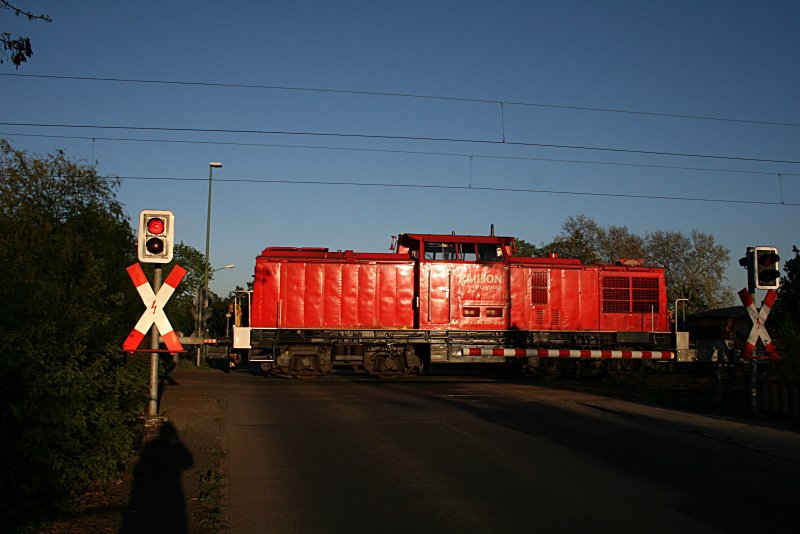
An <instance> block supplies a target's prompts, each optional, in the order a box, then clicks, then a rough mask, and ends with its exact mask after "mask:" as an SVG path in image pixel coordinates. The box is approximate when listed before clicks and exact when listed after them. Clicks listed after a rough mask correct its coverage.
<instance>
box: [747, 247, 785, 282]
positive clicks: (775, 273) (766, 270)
mask: <svg viewBox="0 0 800 534" xmlns="http://www.w3.org/2000/svg"><path fill="white" fill-rule="evenodd" d="M780 259H781V258H780V256H778V249H777V248H775V247H755V249H754V252H753V263H754V265H753V276H754V277H755V283H756V288H757V289H778V286H779V285H780V282H781V271H780V264H779V263H778V262H779V261H780Z"/></svg>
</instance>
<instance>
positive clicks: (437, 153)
mask: <svg viewBox="0 0 800 534" xmlns="http://www.w3.org/2000/svg"><path fill="white" fill-rule="evenodd" d="M0 136H8V137H15V136H16V137H40V138H46V139H80V140H85V141H92V142H94V141H112V142H116V141H119V142H137V143H174V144H187V145H212V146H239V147H263V148H292V149H305V150H332V151H342V152H374V153H385V154H404V155H418V156H443V157H459V158H476V159H498V160H512V161H515V160H518V161H542V162H547V163H568V164H575V165H606V166H611V167H638V168H645V169H668V170H680V171H693V172H722V173H732V174H751V175H763V176H777V175H781V176H800V173H791V172H776V171H761V170H742V169H723V168H719V167H686V166H681V165H655V164H649V163H624V162H620V161H598V160H585V159H562V158H535V157H531V156H498V155H495V154H478V153H467V152H441V151H430V150H401V149H389V148H363V147H341V146H330V145H295V144H286V143H243V142H238V141H196V140H188V139H158V138H151V139H142V138H138V137H97V136H88V135H52V134H26V133H15V132H0Z"/></svg>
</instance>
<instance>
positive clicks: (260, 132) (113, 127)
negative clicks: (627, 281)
mask: <svg viewBox="0 0 800 534" xmlns="http://www.w3.org/2000/svg"><path fill="white" fill-rule="evenodd" d="M0 126H16V127H31V128H62V129H82V130H125V131H157V132H182V133H187V132H191V133H223V134H250V135H283V136H287V137H288V136H307V137H331V138H346V139H384V140H391V141H427V142H446V143H465V144H485V145H507V146H522V147H538V148H555V149H564V150H579V151H597V152H613V153H622V154H639V155H649V156H668V157H683V158H703V159H715V160H730V161H749V162H755V163H782V164H787V165H800V160H784V159H770V158H756V157H748V156H731V155H720V154H699V153H691V152H669V151H659V150H642V149H632V148H618V147H599V146H588V145H562V144H555V143H531V142H523V141H508V140H501V139H470V138H457V137H433V136H413V135H389V134H357V133H342V132H314V131H299V130H295V131H293V130H250V129H235V128H188V127H167V126H129V125H110V124H64V123H35V122H9V121H3V122H0ZM94 137H96V136H94Z"/></svg>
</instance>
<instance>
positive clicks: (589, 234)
mask: <svg viewBox="0 0 800 534" xmlns="http://www.w3.org/2000/svg"><path fill="white" fill-rule="evenodd" d="M544 248H545V250H546V251H547V252H555V253H557V254H558V255H559V256H562V257H565V258H578V259H579V260H581V262H583V263H598V262H601V263H615V262H616V261H617V260H619V259H621V258H643V257H644V240H643V239H642V238H641V237H639V236H637V235H635V234H633V233H631V232H630V230H628V228H627V227H626V226H609V227H607V228H603V227H602V226H600V225H599V224H598V223H597V221H595V220H594V219H593V218H591V217H587V216H586V215H583V214H580V215H577V216H574V217H573V216H570V217H567V220H566V221H564V224H563V225H562V226H561V233H560V234H558V235H557V236H556V237H555V239H553V241H552V242H551V243H550V244H549V245H547V246H545V247H544Z"/></svg>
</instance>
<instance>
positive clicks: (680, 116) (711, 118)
mask: <svg viewBox="0 0 800 534" xmlns="http://www.w3.org/2000/svg"><path fill="white" fill-rule="evenodd" d="M0 76H9V77H17V78H38V79H53V80H72V81H91V82H114V83H134V84H150V85H176V86H189V87H192V86H193V87H220V88H229V89H259V90H269V91H287V92H306V93H330V94H341V95H356V96H378V97H392V98H413V99H420V100H441V101H451V102H467V103H477V104H493V105H498V106H501V108H502V107H503V106H504V105H509V106H523V107H540V108H550V109H564V110H572V111H593V112H598V113H614V114H626V115H639V116H649V117H663V118H671V119H687V120H698V121H717V122H730V123H740V124H754V125H762V126H782V127H790V128H798V127H800V123H793V122H776V121H764V120H754V119H743V118H736V117H720V116H711V115H690V114H682V113H661V112H655V111H642V110H632V109H619V108H600V107H590V106H578V105H572V104H548V103H543V102H525V101H513V100H500V99H489V98H467V97H457V96H442V95H427V94H418V93H402V92H391V91H363V90H354V89H332V88H324V87H297V86H286V85H262V84H244V83H225V82H196V81H182V80H156V79H137V78H110V77H100V76H58V75H46V74H23V73H16V72H8V73H0Z"/></svg>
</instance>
